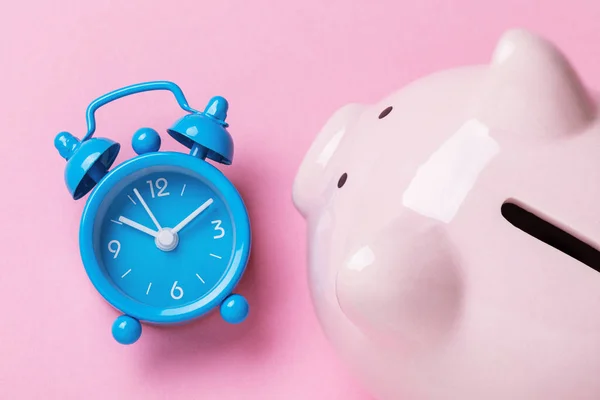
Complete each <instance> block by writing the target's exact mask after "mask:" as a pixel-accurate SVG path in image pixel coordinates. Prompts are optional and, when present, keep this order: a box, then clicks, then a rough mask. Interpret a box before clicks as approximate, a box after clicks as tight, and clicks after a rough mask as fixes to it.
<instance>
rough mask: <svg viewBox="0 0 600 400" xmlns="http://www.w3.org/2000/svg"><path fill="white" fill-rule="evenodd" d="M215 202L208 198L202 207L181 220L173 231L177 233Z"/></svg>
mask: <svg viewBox="0 0 600 400" xmlns="http://www.w3.org/2000/svg"><path fill="white" fill-rule="evenodd" d="M212 203H213V199H212V198H211V199H208V200H206V201H205V202H204V203H203V204H202V205H201V206H200V207H198V208H196V209H195V210H194V211H193V212H192V213H191V214H190V215H188V216H187V217H185V219H184V220H183V221H181V222H180V223H178V224H177V225H176V226H175V228H173V230H172V232H173V233H177V232H179V231H180V230H182V229H183V227H184V226H186V225H187V224H189V223H190V222H191V221H192V220H193V219H194V218H196V217H197V216H198V215H200V213H202V211H204V210H206V209H207V208H208V206H210V205H211V204H212Z"/></svg>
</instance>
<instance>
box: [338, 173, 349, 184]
mask: <svg viewBox="0 0 600 400" xmlns="http://www.w3.org/2000/svg"><path fill="white" fill-rule="evenodd" d="M346 180H348V174H347V173H345V172H344V173H343V174H342V176H340V179H339V180H338V188H341V187H342V186H344V185H345V184H346Z"/></svg>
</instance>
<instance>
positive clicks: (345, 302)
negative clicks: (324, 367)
mask: <svg viewBox="0 0 600 400" xmlns="http://www.w3.org/2000/svg"><path fill="white" fill-rule="evenodd" d="M596 110H597V100H596V99H595V97H594V95H593V92H592V91H591V90H590V89H589V88H586V87H585V85H584V84H583V83H582V80H581V79H580V77H579V76H578V75H577V73H576V72H575V71H574V69H573V67H572V66H571V64H570V63H569V61H568V60H567V59H566V57H565V55H564V54H563V53H562V52H561V51H560V50H559V49H557V48H556V46H554V45H553V44H552V43H550V42H548V41H547V40H545V39H543V38H541V37H539V36H537V35H535V34H533V33H531V32H527V31H524V30H517V29H515V30H510V31H507V32H506V33H505V34H504V35H503V36H502V37H501V38H500V39H499V41H498V43H497V45H496V48H495V50H494V51H493V55H492V57H491V60H490V62H489V63H488V64H486V65H478V66H464V67H460V68H456V69H452V70H447V71H441V72H438V73H435V74H432V75H430V76H427V77H424V78H422V79H419V80H417V81H415V82H413V83H411V84H409V85H407V86H406V87H404V88H402V89H400V90H398V91H396V92H393V93H392V94H391V95H389V96H388V97H386V98H385V99H383V100H381V101H379V102H378V103H376V104H371V105H363V104H349V105H346V106H344V107H342V108H340V109H339V110H338V111H336V112H335V114H334V115H333V116H332V117H331V118H330V119H329V120H328V121H327V122H326V123H325V125H324V127H323V128H322V130H321V132H319V133H318V135H317V136H316V138H315V140H314V142H313V144H312V145H311V146H310V148H309V149H308V152H307V154H306V155H305V157H304V160H303V161H302V164H301V165H300V167H299V170H298V173H297V176H296V179H295V182H294V188H293V199H294V203H295V205H296V207H297V209H298V210H299V211H300V212H301V213H302V215H303V216H304V217H305V218H306V220H307V231H308V247H309V249H308V250H309V251H308V254H309V280H310V286H311V291H312V298H313V301H314V303H315V306H316V310H317V314H318V317H319V320H320V322H321V324H322V326H323V329H324V331H325V332H326V334H327V336H328V338H329V339H330V340H331V342H332V344H333V345H334V347H335V348H336V350H337V351H338V354H339V355H340V357H342V359H343V360H344V361H345V362H346V363H347V365H348V366H349V367H350V369H351V370H352V371H353V372H354V373H355V375H356V376H357V377H358V378H359V379H360V381H361V382H362V383H363V384H364V385H365V387H367V388H368V389H369V390H370V391H371V393H373V395H374V396H376V398H378V399H410V400H414V399H417V400H421V399H427V400H430V399H433V400H440V399H443V400H454V399H461V400H471V399H487V400H496V399H511V400H520V399H527V400H532V399H544V400H555V399H556V400H558V399H561V400H562V399H571V400H575V399H599V398H600V379H598V376H600V313H598V312H597V310H598V309H599V308H600V274H599V273H598V270H599V269H600V255H599V253H598V252H597V250H596V248H598V245H599V243H600V209H599V204H600V157H599V156H598V154H599V153H600V126H599V125H598V118H597V112H596Z"/></svg>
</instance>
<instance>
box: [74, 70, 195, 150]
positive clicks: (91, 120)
mask: <svg viewBox="0 0 600 400" xmlns="http://www.w3.org/2000/svg"><path fill="white" fill-rule="evenodd" d="M151 90H168V91H169V92H171V93H173V95H174V96H175V99H176V100H177V103H179V106H180V107H181V108H182V109H184V110H185V111H187V112H190V113H198V112H199V111H198V110H195V109H193V108H192V107H190V106H189V105H188V102H187V100H186V98H185V96H184V94H183V91H182V90H181V88H180V87H179V86H177V85H176V84H175V83H173V82H169V81H152V82H143V83H137V84H135V85H130V86H125V87H123V88H120V89H116V90H113V91H112V92H109V93H106V94H104V95H102V96H100V97H98V98H97V99H96V100H94V101H92V102H91V103H90V105H89V106H88V108H87V111H86V119H87V129H88V130H87V133H86V134H85V136H84V137H83V139H82V140H81V141H82V142H83V141H86V140H88V139H90V138H91V137H92V136H93V135H94V132H95V131H96V119H95V117H94V113H95V112H96V110H98V109H99V108H100V107H102V106H103V105H106V104H108V103H110V102H111V101H114V100H117V99H120V98H122V97H126V96H130V95H132V94H136V93H142V92H149V91H151Z"/></svg>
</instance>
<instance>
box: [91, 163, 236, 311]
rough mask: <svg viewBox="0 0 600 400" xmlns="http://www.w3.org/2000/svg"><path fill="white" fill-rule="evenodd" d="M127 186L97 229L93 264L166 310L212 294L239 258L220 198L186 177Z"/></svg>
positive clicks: (169, 173)
mask: <svg viewBox="0 0 600 400" xmlns="http://www.w3.org/2000/svg"><path fill="white" fill-rule="evenodd" d="M144 171H146V172H144ZM124 181H125V182H124V183H122V184H119V185H115V186H114V187H113V189H112V190H111V192H110V193H109V194H108V195H107V196H106V197H105V199H104V200H103V202H102V206H101V207H100V209H99V212H98V213H97V215H96V218H95V222H94V225H95V228H94V238H93V241H94V249H95V250H94V251H95V253H96V258H97V260H98V263H99V264H100V267H101V269H103V270H104V271H105V273H106V274H108V276H109V279H110V281H112V284H113V285H114V286H116V287H117V288H118V289H119V290H120V291H121V292H122V293H123V294H125V295H126V296H127V297H129V298H131V299H133V300H135V301H137V302H140V303H143V304H147V305H150V306H154V307H158V308H165V309H168V308H175V307H178V308H179V307H182V306H185V305H186V304H190V303H194V302H196V301H198V300H199V299H201V298H203V297H204V296H206V295H207V294H209V293H210V292H211V291H212V290H214V289H215V287H216V286H217V285H218V284H219V282H220V281H221V280H222V279H223V277H224V275H225V274H226V273H227V270H228V267H229V265H230V264H231V262H232V259H233V258H234V255H235V239H236V237H235V231H234V226H235V221H234V220H233V217H232V214H231V212H230V209H229V207H228V205H227V202H226V201H225V200H224V198H223V197H222V195H221V194H220V193H219V192H218V191H217V190H216V189H215V188H214V186H213V185H211V184H209V183H207V182H206V181H205V180H203V178H201V177H200V176H199V175H196V174H193V173H190V172H188V171H186V170H183V169H181V170H178V169H176V168H171V169H165V170H163V171H157V170H156V168H154V169H152V168H151V169H144V170H142V171H141V172H139V171H138V172H137V173H136V174H135V175H134V176H130V177H129V178H127V179H125V180H124Z"/></svg>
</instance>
